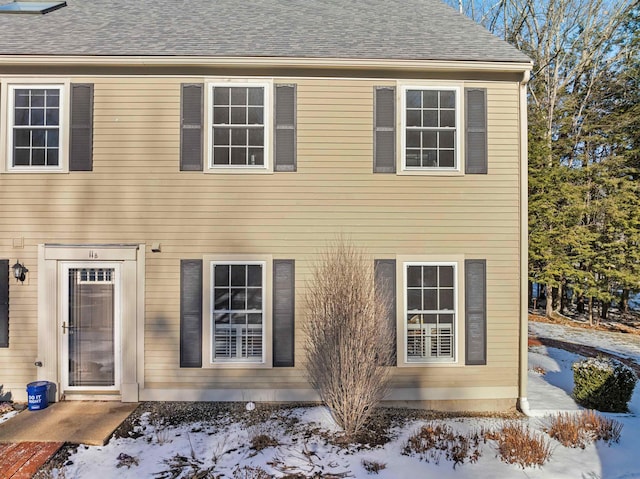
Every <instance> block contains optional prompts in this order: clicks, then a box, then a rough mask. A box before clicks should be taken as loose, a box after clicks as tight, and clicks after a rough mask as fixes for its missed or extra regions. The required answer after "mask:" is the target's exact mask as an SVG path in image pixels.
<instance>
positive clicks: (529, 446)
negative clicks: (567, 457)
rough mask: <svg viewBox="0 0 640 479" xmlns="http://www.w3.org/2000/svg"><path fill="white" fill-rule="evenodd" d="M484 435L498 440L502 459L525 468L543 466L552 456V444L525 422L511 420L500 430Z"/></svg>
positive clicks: (499, 453)
mask: <svg viewBox="0 0 640 479" xmlns="http://www.w3.org/2000/svg"><path fill="white" fill-rule="evenodd" d="M484 437H485V438H486V439H492V440H495V441H496V442H497V444H498V456H499V457H500V460H502V461H503V462H506V463H507V464H517V465H519V466H521V467H522V468H523V469H524V468H525V467H533V466H542V465H543V464H544V463H545V462H547V461H548V460H549V458H550V457H551V446H550V445H549V443H548V442H547V441H546V440H545V438H544V437H543V436H542V435H540V434H538V433H536V432H532V431H531V430H530V429H529V427H528V426H525V425H524V424H520V423H516V422H511V423H508V424H506V425H505V426H503V428H502V429H501V430H500V431H499V432H486V433H485V434H484Z"/></svg>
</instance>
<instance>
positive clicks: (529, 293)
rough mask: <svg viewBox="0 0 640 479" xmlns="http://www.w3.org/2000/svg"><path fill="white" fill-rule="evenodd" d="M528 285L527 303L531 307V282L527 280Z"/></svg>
mask: <svg viewBox="0 0 640 479" xmlns="http://www.w3.org/2000/svg"><path fill="white" fill-rule="evenodd" d="M527 283H528V286H529V291H528V301H529V302H528V303H527V304H528V305H529V306H531V307H533V283H532V282H531V281H527Z"/></svg>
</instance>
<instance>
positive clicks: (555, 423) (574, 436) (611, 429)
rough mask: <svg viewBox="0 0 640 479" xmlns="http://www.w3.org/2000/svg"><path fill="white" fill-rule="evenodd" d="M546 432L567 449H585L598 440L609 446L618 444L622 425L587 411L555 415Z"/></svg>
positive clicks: (592, 411) (594, 412)
mask: <svg viewBox="0 0 640 479" xmlns="http://www.w3.org/2000/svg"><path fill="white" fill-rule="evenodd" d="M546 432H547V434H549V436H551V437H552V438H554V439H556V440H557V441H559V442H560V443H561V444H562V445H563V446H565V447H575V448H577V447H579V448H581V449H584V448H585V446H586V445H587V444H590V443H592V442H595V441H598V440H602V441H604V442H606V443H607V444H609V445H610V444H612V443H614V442H618V441H619V440H620V433H621V432H622V424H621V423H619V422H618V421H616V420H614V419H608V418H606V417H603V416H601V415H600V414H598V413H597V412H596V411H594V410H586V411H581V412H579V413H559V414H557V415H555V416H554V417H553V418H552V420H551V425H550V426H549V427H548V428H547V429H546Z"/></svg>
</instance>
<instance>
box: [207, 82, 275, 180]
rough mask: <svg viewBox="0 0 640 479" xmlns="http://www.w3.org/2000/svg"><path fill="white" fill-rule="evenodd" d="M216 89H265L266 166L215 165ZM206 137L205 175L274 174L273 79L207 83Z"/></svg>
mask: <svg viewBox="0 0 640 479" xmlns="http://www.w3.org/2000/svg"><path fill="white" fill-rule="evenodd" d="M214 87H262V88H264V165H255V166H248V165H217V166H214V165H213V88H214ZM204 105H205V111H204V125H205V128H206V129H207V131H206V132H205V136H204V148H205V152H206V154H205V158H206V164H205V165H204V172H205V173H218V174H220V173H221V174H256V173H262V174H265V173H267V174H268V173H273V150H272V145H273V131H272V130H273V123H272V122H273V120H272V118H273V80H272V79H264V78H260V79H227V80H224V79H211V80H209V81H206V82H205V91H204Z"/></svg>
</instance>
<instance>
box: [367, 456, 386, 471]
mask: <svg viewBox="0 0 640 479" xmlns="http://www.w3.org/2000/svg"><path fill="white" fill-rule="evenodd" d="M362 467H363V468H364V470H365V471H367V472H368V473H369V474H378V473H379V472H380V471H382V470H383V469H386V467H387V465H386V464H385V463H384V462H379V461H372V460H369V459H363V460H362Z"/></svg>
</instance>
